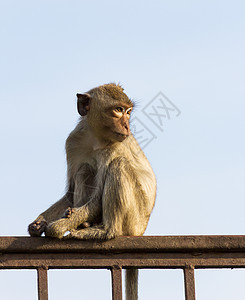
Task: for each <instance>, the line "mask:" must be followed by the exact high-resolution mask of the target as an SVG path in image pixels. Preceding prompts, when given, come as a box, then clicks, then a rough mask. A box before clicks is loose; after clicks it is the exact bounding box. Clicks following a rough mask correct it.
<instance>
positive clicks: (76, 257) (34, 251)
mask: <svg viewBox="0 0 245 300" xmlns="http://www.w3.org/2000/svg"><path fill="white" fill-rule="evenodd" d="M124 268H125V269H127V268H137V269H144V268H145V269H146V268H158V269H183V270H184V280H185V297H186V300H195V278H194V269H204V268H245V236H152V237H147V236H146V237H118V238H116V239H114V240H110V241H88V240H87V241H81V240H80V241H79V240H56V239H49V238H31V237H0V269H37V272H38V297H39V300H48V278H47V270H48V269H110V270H111V276H112V297H113V300H122V274H121V273H122V272H121V271H122V269H124Z"/></svg>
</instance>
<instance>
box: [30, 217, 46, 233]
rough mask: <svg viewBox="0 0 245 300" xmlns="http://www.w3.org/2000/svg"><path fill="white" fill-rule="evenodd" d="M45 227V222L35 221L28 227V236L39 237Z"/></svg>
mask: <svg viewBox="0 0 245 300" xmlns="http://www.w3.org/2000/svg"><path fill="white" fill-rule="evenodd" d="M47 225H48V223H47V222H46V221H45V220H42V221H39V220H36V221H34V222H32V223H31V224H30V225H29V226H28V232H29V234H30V236H41V235H42V233H43V232H44V231H45V229H46V227H47Z"/></svg>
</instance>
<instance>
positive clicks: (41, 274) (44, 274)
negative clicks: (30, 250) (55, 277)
mask: <svg viewBox="0 0 245 300" xmlns="http://www.w3.org/2000/svg"><path fill="white" fill-rule="evenodd" d="M37 283H38V300H48V268H47V267H39V268H38V269H37Z"/></svg>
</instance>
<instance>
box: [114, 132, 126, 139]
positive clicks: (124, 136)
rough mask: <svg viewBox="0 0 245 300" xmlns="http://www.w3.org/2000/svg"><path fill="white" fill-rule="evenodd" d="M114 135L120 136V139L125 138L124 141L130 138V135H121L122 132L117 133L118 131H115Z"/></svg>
mask: <svg viewBox="0 0 245 300" xmlns="http://www.w3.org/2000/svg"><path fill="white" fill-rule="evenodd" d="M113 133H114V134H115V135H116V136H118V137H120V138H123V139H126V137H128V136H129V134H123V133H121V132H116V131H113Z"/></svg>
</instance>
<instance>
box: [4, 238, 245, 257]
mask: <svg viewBox="0 0 245 300" xmlns="http://www.w3.org/2000/svg"><path fill="white" fill-rule="evenodd" d="M190 251H192V252H194V251H195V252H197V253H198V252H234V251H236V252H245V235H240V236H229V235H227V236H223V235H222V236H205V235H203V236H143V237H142V236H137V237H128V236H125V237H118V238H116V239H114V240H110V241H91V240H87V241H81V240H80V241H79V240H57V239H50V238H46V237H42V238H34V237H0V253H14V252H15V253H61V252H62V253H65V252H69V253H74V252H76V253H82V252H83V253H105V252H108V253H118V252H121V253H122V252H124V253H126V252H128V253H140V252H141V253H148V252H154V253H159V252H160V253H163V252H190Z"/></svg>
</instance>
